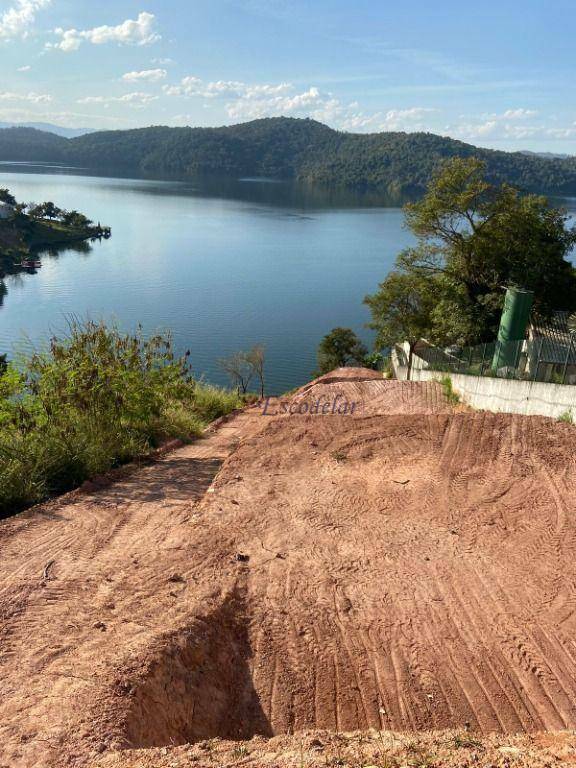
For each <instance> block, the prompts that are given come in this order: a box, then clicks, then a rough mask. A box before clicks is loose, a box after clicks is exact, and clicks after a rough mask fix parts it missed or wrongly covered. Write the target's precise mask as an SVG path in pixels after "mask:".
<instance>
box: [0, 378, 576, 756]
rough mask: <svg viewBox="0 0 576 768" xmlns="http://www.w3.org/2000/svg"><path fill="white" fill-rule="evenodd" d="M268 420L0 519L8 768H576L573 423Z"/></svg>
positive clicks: (346, 416) (274, 407)
mask: <svg viewBox="0 0 576 768" xmlns="http://www.w3.org/2000/svg"><path fill="white" fill-rule="evenodd" d="M337 395H338V397H337V398H336V396H337ZM319 400H320V406H319V408H318V411H317V412H314V411H312V413H313V415H310V407H311V406H312V405H314V404H315V403H316V404H317V403H318V401H319ZM335 401H336V403H337V405H336V407H335V408H334V402H335ZM285 402H286V405H285V406H283V405H282V402H279V401H271V402H270V403H268V406H267V412H266V415H264V413H263V406H262V405H257V406H254V407H252V408H250V409H248V410H246V411H243V412H241V413H239V414H236V415H234V416H233V417H232V418H230V419H229V420H228V421H226V422H225V423H223V424H220V425H218V426H216V427H215V428H214V429H213V430H212V431H211V432H210V433H208V434H207V436H206V438H205V439H203V440H201V441H198V442H196V443H194V444H192V445H190V446H186V447H183V448H180V449H178V450H175V451H173V452H171V453H169V454H167V455H165V456H164V457H162V458H161V459H159V460H158V461H156V462H154V463H152V464H149V465H147V466H143V467H142V468H140V469H138V470H136V471H132V472H124V473H121V475H120V476H119V477H117V478H116V479H115V480H114V481H113V482H110V481H107V480H102V481H98V482H95V483H93V484H92V485H91V486H89V487H88V488H86V489H85V490H84V491H82V492H77V493H75V494H71V495H69V496H67V497H63V498H62V499H60V500H57V501H54V502H52V503H50V504H46V505H43V506H40V507H36V508H34V509H32V510H30V511H28V512H27V513H24V514H22V515H19V516H16V517H14V518H11V519H10V520H6V521H4V522H2V523H0V552H1V560H0V754H1V757H0V766H2V768H8V767H9V768H20V767H23V766H26V768H28V767H29V766H30V767H32V766H40V767H43V766H46V767H48V766H50V767H51V768H52V767H54V766H71V765H74V766H84V765H91V766H92V765H94V766H96V765H98V766H102V767H104V766H121V767H122V768H131V767H132V766H150V767H151V766H158V768H160V767H162V768H163V767H164V766H179V765H183V766H184V765H189V764H190V765H270V766H272V765H278V766H292V765H295V766H296V765H298V766H301V765H310V766H312V765H326V764H334V765H336V764H340V765H366V766H368V765H371V764H373V765H387V766H394V765H397V766H400V765H408V766H410V765H414V766H416V765H456V764H458V765H468V764H469V765H471V764H474V763H480V764H481V765H489V764H491V765H509V764H512V762H516V763H517V764H519V765H521V764H523V763H524V764H527V765H528V764H529V765H552V764H554V763H555V762H558V761H561V762H564V761H570V762H573V761H574V760H575V759H576V753H575V752H574V748H575V746H576V741H575V739H574V735H573V734H570V733H556V734H555V735H554V736H552V735H550V734H546V733H544V734H543V733H542V732H561V731H566V730H567V729H573V728H575V727H576V646H575V640H576V632H575V630H576V613H575V611H576V584H575V581H576V563H575V558H574V550H575V547H576V522H575V519H574V514H573V513H574V511H575V507H576V501H575V499H576V496H575V487H576V457H575V455H574V450H573V445H574V434H575V433H574V428H573V427H572V426H571V425H568V424H562V423H557V422H554V421H551V420H548V419H543V418H537V417H531V418H529V417H521V416H506V415H494V414H489V413H474V412H467V411H466V410H460V411H459V412H454V411H453V410H452V409H451V408H450V407H449V406H448V405H447V404H446V403H445V402H444V400H443V397H442V392H441V389H440V388H439V386H438V385H436V384H434V383H427V384H417V383H403V382H395V381H384V380H382V379H381V378H380V377H379V376H377V375H376V374H373V373H371V372H369V371H363V370H356V369H351V370H346V371H337V372H334V373H333V374H330V375H329V376H327V377H323V378H322V379H320V380H318V381H317V382H315V383H313V384H312V385H308V387H306V388H304V389H303V390H300V391H299V392H297V393H296V394H294V395H293V396H292V397H291V398H289V399H288V400H286V401H285ZM304 402H305V403H307V404H308V407H307V408H306V409H303V408H302V407H301V406H302V403H304ZM325 402H328V403H329V404H330V409H332V408H334V411H333V412H332V411H330V412H324V413H322V406H323V405H324V403H325ZM343 402H346V403H348V404H350V403H352V402H356V403H357V406H356V407H355V408H354V410H353V412H351V409H350V408H349V407H348V409H347V411H346V412H344V411H343V410H340V411H339V409H340V407H341V406H342V403H343ZM290 411H292V413H291V412H290ZM303 411H305V412H303ZM272 413H274V414H275V415H271V414H272ZM445 729H451V730H445ZM454 729H456V730H454ZM313 731H314V733H312V732H313ZM357 731H361V732H362V734H356V735H353V736H344V735H343V734H345V733H349V732H357ZM393 731H396V732H404V733H405V735H404V736H394V735H392V734H391V732H393ZM432 731H433V733H429V732H432ZM406 732H410V735H406ZM538 732H540V735H536V736H532V735H529V736H526V735H524V736H522V737H513V736H512V735H511V734H522V733H524V734H537V733H538ZM303 734H304V735H303ZM490 734H497V735H495V736H490ZM254 737H257V738H254ZM484 737H485V738H484ZM230 741H234V742H236V743H235V744H231V743H229V742H230ZM317 742H318V743H317ZM189 744H193V745H194V746H183V745H189ZM142 749H144V750H145V751H144V752H142V751H141V750H142ZM119 750H120V751H119ZM124 750H128V751H124ZM133 750H138V751H133ZM361 750H365V752H362V751H361ZM338 761H340V762H338ZM526 761H527V762H526Z"/></svg>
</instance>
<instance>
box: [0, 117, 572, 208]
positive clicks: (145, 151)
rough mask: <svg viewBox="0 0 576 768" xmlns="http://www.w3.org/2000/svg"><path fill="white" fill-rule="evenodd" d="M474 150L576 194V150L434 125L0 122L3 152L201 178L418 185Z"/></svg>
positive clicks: (495, 177) (531, 186) (526, 179)
mask: <svg viewBox="0 0 576 768" xmlns="http://www.w3.org/2000/svg"><path fill="white" fill-rule="evenodd" d="M471 155H475V156H476V157H479V158H481V159H482V160H484V161H485V162H486V164H487V170H488V176H489V178H490V180H492V181H494V182H501V181H507V182H509V183H511V184H513V185H515V186H517V187H519V188H521V189H523V190H526V191H531V192H547V193H549V194H558V195H571V194H576V158H573V157H572V158H546V157H541V156H538V155H530V154H527V153H522V152H514V153H510V152H501V151H496V150H488V149H480V148H478V147H474V146H472V145H471V144H465V143H463V142H461V141H456V140H454V139H450V138H446V137H441V136H436V135H434V134H430V133H394V132H387V133H376V134H351V133H342V132H340V131H335V130H332V129H331V128H328V127H327V126H325V125H322V124H321V123H318V122H316V121H314V120H301V119H295V118H284V117H279V118H267V119H262V120H254V121H252V122H249V123H242V124H240V125H233V126H225V127H221V128H169V127H163V126H157V127H151V128H141V129H136V130H129V131H100V132H96V133H90V134H86V135H84V136H79V137H77V138H72V139H66V138H63V137H61V136H55V135H54V134H50V133H45V132H43V131H37V130H34V129H30V128H9V129H5V130H0V160H19V161H22V160H44V161H50V160H52V161H58V162H66V163H70V164H73V165H78V166H84V167H89V168H93V169H101V170H108V169H118V170H121V171H130V170H132V171H140V172H147V173H155V174H171V175H172V174H176V175H179V176H184V177H194V176H198V175H203V174H219V175H224V176H228V177H233V178H238V177H242V176H269V177H275V178H284V179H298V180H300V181H304V182H308V183H311V184H321V185H325V186H331V187H344V188H349V189H359V190H364V189H366V190H368V189H371V190H381V191H383V192H404V193H419V192H421V191H423V190H424V188H425V186H426V184H427V182H428V179H429V178H430V174H431V172H432V171H433V169H434V168H435V167H436V166H437V165H438V163H439V162H440V161H442V160H443V159H445V158H448V157H454V156H460V157H469V156H471Z"/></svg>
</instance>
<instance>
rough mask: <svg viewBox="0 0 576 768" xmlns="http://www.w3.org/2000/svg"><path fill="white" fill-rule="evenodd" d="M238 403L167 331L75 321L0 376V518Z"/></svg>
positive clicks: (187, 432)
mask: <svg viewBox="0 0 576 768" xmlns="http://www.w3.org/2000/svg"><path fill="white" fill-rule="evenodd" d="M241 405H242V401H241V399H240V398H239V397H238V395H236V393H231V392H229V391H227V390H222V389H219V388H216V387H211V386H209V385H206V384H203V383H201V382H198V381H195V380H194V378H193V377H192V374H191V370H190V367H189V363H188V356H185V357H183V358H177V357H175V355H174V353H173V351H172V344H171V340H170V338H169V337H163V336H154V337H151V338H145V337H144V336H143V335H142V333H136V334H134V335H125V334H122V333H120V332H119V331H118V330H117V329H116V328H109V327H106V326H105V325H103V324H97V323H92V322H87V323H79V322H72V323H71V324H70V327H69V331H68V334H67V335H66V336H65V337H63V338H53V339H52V340H51V342H50V345H49V349H48V350H47V351H46V352H43V353H36V354H34V355H32V356H31V357H29V358H28V359H26V360H23V361H18V365H14V366H13V365H9V366H8V367H7V368H6V369H5V370H4V371H3V372H2V374H1V375H0V517H5V516H7V515H10V514H13V513H15V512H17V511H19V510H21V509H23V508H25V507H26V506H29V505H31V504H34V503H36V502H39V501H42V500H44V499H46V498H49V497H50V496H53V495H56V494H58V493H62V492H64V491H67V490H70V489H72V488H75V487H77V486H78V485H79V484H80V483H82V482H83V481H84V480H85V479H87V478H89V477H92V476H94V475H98V474H101V473H103V472H107V471H108V470H110V469H112V468H113V467H116V466H119V465H120V464H122V463H125V462H127V461H130V460H132V459H134V458H136V457H138V456H143V455H145V454H147V453H148V452H149V451H150V450H151V449H153V448H155V447H157V446H158V445H160V444H162V443H163V442H164V441H166V440H168V439H170V438H180V439H183V440H188V439H190V438H192V437H194V436H198V435H199V434H201V432H202V429H203V428H204V427H205V426H206V424H207V423H209V422H210V421H212V420H213V419H215V418H217V417H219V416H222V415H224V414H226V413H229V412H230V411H232V410H234V409H235V408H238V407H240V406H241Z"/></svg>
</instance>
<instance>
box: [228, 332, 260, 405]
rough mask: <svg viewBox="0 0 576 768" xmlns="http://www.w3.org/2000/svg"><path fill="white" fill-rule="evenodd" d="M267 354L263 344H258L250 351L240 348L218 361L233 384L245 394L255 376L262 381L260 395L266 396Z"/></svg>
mask: <svg viewBox="0 0 576 768" xmlns="http://www.w3.org/2000/svg"><path fill="white" fill-rule="evenodd" d="M264 363H265V354H264V347H263V345H262V344H256V345H255V346H253V347H252V349H249V350H248V351H243V350H240V351H239V352H234V354H232V355H229V356H228V357H224V358H222V359H221V360H219V361H218V365H219V366H220V368H221V369H222V370H223V371H224V372H225V373H226V374H227V375H228V377H229V379H230V381H231V383H232V385H233V386H234V387H236V389H237V390H238V392H239V393H241V394H243V395H245V394H246V393H247V392H248V387H249V386H250V384H251V382H252V381H253V380H254V378H257V379H258V381H259V382H260V396H261V397H264Z"/></svg>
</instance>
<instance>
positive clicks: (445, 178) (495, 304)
mask: <svg viewBox="0 0 576 768" xmlns="http://www.w3.org/2000/svg"><path fill="white" fill-rule="evenodd" d="M406 223H407V225H408V226H409V227H410V229H411V230H412V231H413V232H414V234H415V235H416V237H417V238H418V245H417V246H416V247H414V248H411V249H408V250H406V251H404V252H403V253H402V254H400V256H399V257H398V260H397V267H398V268H399V269H400V271H403V272H406V273H408V274H418V275H420V276H424V275H427V276H429V277H440V276H441V277H442V280H443V284H444V286H445V288H446V289H447V291H448V293H449V297H446V296H445V297H444V298H443V299H439V302H441V303H442V302H444V306H445V311H442V312H441V311H437V312H436V313H435V324H436V326H437V330H440V329H441V327H442V326H443V325H444V331H445V332H446V333H448V332H449V329H450V326H451V324H453V321H454V320H456V324H457V326H458V330H459V333H460V338H459V339H454V340H455V341H456V340H459V341H461V342H467V343H478V342H480V341H488V340H492V339H493V338H494V336H495V334H496V332H497V329H498V323H499V318H500V312H501V308H502V303H503V298H504V291H503V287H505V286H507V285H510V284H513V285H517V286H519V287H524V288H528V289H530V290H533V291H534V295H535V301H534V308H535V311H536V312H538V313H539V314H541V315H544V316H546V315H549V314H550V313H551V312H552V311H553V310H554V309H573V308H575V307H576V273H575V271H574V268H573V267H572V265H571V264H570V262H568V261H567V258H566V257H567V256H568V255H569V253H570V251H571V249H572V248H573V247H574V245H575V244H576V228H573V227H570V226H569V223H568V216H567V214H566V212H565V211H563V210H561V209H557V208H553V207H550V206H549V204H548V201H547V199H546V198H545V197H541V196H538V195H522V194H520V192H518V191H517V190H516V189H513V188H512V187H510V186H508V185H506V184H502V185H500V186H496V185H493V184H491V183H489V182H488V181H487V180H486V178H485V166H484V163H483V162H481V161H480V160H477V159H476V158H453V159H452V160H449V161H448V162H446V163H445V164H444V165H443V166H442V168H441V169H440V170H439V171H438V172H437V173H436V174H435V175H434V177H433V179H432V181H431V183H430V185H429V188H428V191H427V193H426V194H425V195H424V197H423V198H422V199H421V200H419V201H418V202H416V203H411V204H409V205H407V206H406ZM448 308H450V311H448Z"/></svg>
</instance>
